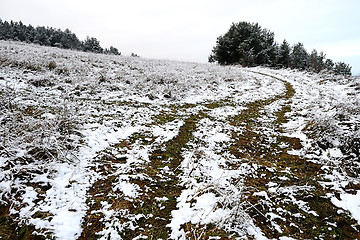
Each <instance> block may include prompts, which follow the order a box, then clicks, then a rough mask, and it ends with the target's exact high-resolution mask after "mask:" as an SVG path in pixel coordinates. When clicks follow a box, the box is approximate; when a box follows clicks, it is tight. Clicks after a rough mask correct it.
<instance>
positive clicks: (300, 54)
mask: <svg viewBox="0 0 360 240" xmlns="http://www.w3.org/2000/svg"><path fill="white" fill-rule="evenodd" d="M308 66H309V54H308V53H307V51H306V49H305V48H304V45H303V44H302V43H300V42H299V43H297V44H295V45H294V46H293V48H292V52H291V67H292V68H296V69H300V70H305V69H307V68H308Z"/></svg>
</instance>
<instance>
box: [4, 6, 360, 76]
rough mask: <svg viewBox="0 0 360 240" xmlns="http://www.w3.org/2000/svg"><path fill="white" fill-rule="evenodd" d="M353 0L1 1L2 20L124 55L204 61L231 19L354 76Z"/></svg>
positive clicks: (358, 12) (358, 63) (357, 64)
mask: <svg viewBox="0 0 360 240" xmlns="http://www.w3.org/2000/svg"><path fill="white" fill-rule="evenodd" d="M359 16H360V1H359V0H249V1H245V0H126V1H122V0H101V1H99V0H96V1H95V0H0V18H1V19H2V20H7V21H10V20H14V21H20V20H21V21H22V22H23V23H24V24H26V25H28V24H31V25H33V26H49V27H54V28H60V29H62V30H65V29H66V28H69V29H70V30H71V31H72V32H74V33H75V34H76V35H77V36H78V37H79V38H80V40H84V39H85V38H86V36H91V37H96V38H97V39H98V40H99V41H100V44H101V45H102V46H103V47H110V46H111V45H112V46H114V47H116V48H118V49H119V51H121V52H122V54H123V55H130V54H131V53H132V52H134V53H137V54H138V55H140V56H142V57H146V58H161V59H171V60H183V61H195V62H206V61H207V59H208V56H209V55H210V53H211V50H212V48H213V46H214V45H215V43H216V38H217V37H218V36H220V35H222V34H224V33H226V31H227V30H228V29H229V27H230V25H231V23H232V22H240V21H248V22H257V23H259V24H260V26H262V27H263V28H267V29H269V30H271V31H273V32H274V33H275V39H276V40H277V41H278V42H282V40H283V39H286V40H287V41H288V42H289V43H290V44H295V43H297V42H302V43H304V46H305V48H307V50H308V51H309V52H311V50H312V49H313V48H315V49H317V50H318V51H323V52H324V53H325V54H326V55H327V58H330V59H333V60H335V61H344V62H346V63H349V64H350V65H351V66H352V67H353V74H360V17H359Z"/></svg>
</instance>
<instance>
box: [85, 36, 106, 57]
mask: <svg viewBox="0 0 360 240" xmlns="http://www.w3.org/2000/svg"><path fill="white" fill-rule="evenodd" d="M83 50H84V51H85V52H95V53H102V52H103V51H104V49H102V47H101V46H100V42H99V41H98V40H97V39H96V38H94V37H86V40H85V41H84V43H83Z"/></svg>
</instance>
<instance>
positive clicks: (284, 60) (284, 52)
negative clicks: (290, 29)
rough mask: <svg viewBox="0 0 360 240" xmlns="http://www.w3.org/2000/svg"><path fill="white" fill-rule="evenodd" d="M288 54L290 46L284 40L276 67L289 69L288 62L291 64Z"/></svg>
mask: <svg viewBox="0 0 360 240" xmlns="http://www.w3.org/2000/svg"><path fill="white" fill-rule="evenodd" d="M290 53H291V47H290V44H289V43H288V42H287V41H286V40H285V39H284V41H283V42H282V44H281V45H280V48H279V53H278V61H277V62H278V65H280V66H281V67H283V68H288V67H290V62H291V56H290Z"/></svg>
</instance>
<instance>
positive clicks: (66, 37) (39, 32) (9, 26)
mask: <svg viewBox="0 0 360 240" xmlns="http://www.w3.org/2000/svg"><path fill="white" fill-rule="evenodd" d="M0 40H13V41H21V42H26V43H34V44H39V45H42V46H51V47H58V48H64V49H72V50H79V51H85V52H94V53H105V54H114V55H121V53H120V52H119V51H118V49H117V48H115V47H113V46H111V47H110V48H109V49H107V48H105V49H104V48H102V47H101V45H100V41H99V40H97V39H96V38H94V37H86V39H85V40H84V41H80V40H79V38H78V37H77V36H76V35H75V34H74V33H72V32H71V31H70V30H69V29H66V30H65V31H62V30H61V29H55V28H52V27H41V26H38V27H33V26H31V25H24V24H23V23H22V22H21V21H20V22H13V21H10V22H7V21H2V20H1V19H0Z"/></svg>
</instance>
